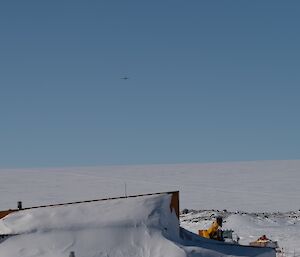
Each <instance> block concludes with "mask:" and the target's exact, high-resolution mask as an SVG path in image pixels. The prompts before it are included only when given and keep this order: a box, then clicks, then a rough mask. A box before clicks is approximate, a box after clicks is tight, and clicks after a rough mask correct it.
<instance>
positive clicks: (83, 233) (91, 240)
mask: <svg viewBox="0 0 300 257" xmlns="http://www.w3.org/2000/svg"><path fill="white" fill-rule="evenodd" d="M170 201H171V195H168V194H166V195H159V196H144V197H138V198H125V199H118V200H109V201H104V202H93V203H84V204H76V205H69V206H60V207H47V208H41V209H32V210H25V211H20V212H16V213H12V214H10V215H8V216H6V217H5V218H3V219H2V220H0V234H15V235H14V236H11V237H9V238H7V239H6V240H5V241H3V242H2V243H0V256H5V257H34V256H39V257H68V256H69V253H70V251H74V252H75V254H76V257H109V256H111V257H129V256H130V257H150V256H151V257H166V256H170V257H171V256H172V257H186V256H188V257H196V256H211V257H216V256H224V255H233V256H260V257H269V256H274V252H273V251H271V250H269V249H257V248H243V247H239V246H228V245H225V244H223V243H218V242H211V241H210V240H205V239H200V238H198V237H196V236H195V235H193V234H191V233H190V232H187V231H185V230H183V229H180V228H179V224H178V218H177V216H176V214H175V212H174V211H173V212H171V210H170ZM180 235H181V236H180Z"/></svg>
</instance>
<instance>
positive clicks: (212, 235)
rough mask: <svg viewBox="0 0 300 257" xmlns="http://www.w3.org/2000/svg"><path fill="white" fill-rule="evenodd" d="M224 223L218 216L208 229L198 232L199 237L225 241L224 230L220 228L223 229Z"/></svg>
mask: <svg viewBox="0 0 300 257" xmlns="http://www.w3.org/2000/svg"><path fill="white" fill-rule="evenodd" d="M222 223H223V218H222V217H220V216H218V217H217V218H216V220H215V221H214V222H213V223H212V225H211V226H210V227H209V228H208V229H206V230H199V231H198V234H199V236H202V237H205V238H209V239H215V240H219V241H223V237H222V230H220V229H219V228H220V227H222Z"/></svg>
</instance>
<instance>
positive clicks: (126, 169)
mask: <svg viewBox="0 0 300 257" xmlns="http://www.w3.org/2000/svg"><path fill="white" fill-rule="evenodd" d="M299 184H300V161H299V160H295V161H258V162H240V163H209V164H178V165H147V166H139V165H136V166H106V167H81V168H78V167H76V168H48V169H1V170H0V194H1V198H0V210H6V209H13V208H16V207H17V202H18V201H22V203H23V207H28V206H36V205H44V204H53V203H63V202H72V201H81V200H88V199H99V198H107V197H117V196H124V195H135V194H144V193H154V192H166V191H176V190H179V191H180V209H181V210H183V209H185V208H187V209H189V210H192V211H189V212H188V213H187V214H182V215H181V226H182V227H183V228H185V229H187V230H190V231H192V232H197V231H198V229H204V228H207V227H208V226H209V225H210V223H211V222H212V219H213V218H214V217H215V216H216V215H217V214H221V215H222V216H223V217H224V228H225V229H233V230H234V231H235V232H236V233H237V234H238V235H239V237H240V243H241V244H246V245H247V244H248V243H249V242H251V241H253V240H255V239H257V237H259V236H261V235H262V234H266V235H267V236H268V237H270V238H271V239H273V240H276V241H278V243H279V246H280V247H282V248H283V249H284V255H285V256H299V254H300V243H299V242H300V241H299V238H300V219H299V209H300V187H299ZM155 199H156V200H155V201H154V200H153V199H152V200H151V199H148V200H147V201H142V202H134V201H133V202H132V203H130V201H127V202H125V203H126V204H125V203H124V202H120V201H113V203H112V204H107V205H105V204H101V205H93V204H92V205H89V206H90V207H87V208H81V207H80V206H77V207H76V208H75V207H72V208H71V207H68V208H64V207H59V208H58V209H55V210H53V211H49V210H48V211H47V208H45V209H44V210H35V211H22V212H19V213H14V214H10V215H8V216H7V217H5V218H4V219H2V220H1V223H0V234H22V235H20V236H15V237H10V238H7V239H6V240H5V241H3V242H2V243H0V256H1V257H2V256H5V257H10V256H13V257H19V256H20V257H21V256H22V257H29V256H30V257H33V256H41V257H50V256H51V257H52V256H53V257H54V256H57V257H60V256H67V257H68V253H69V251H70V250H72V249H74V250H75V252H76V257H81V256H85V257H100V256H101V257H108V256H122V257H123V256H140V257H143V256H155V257H156V256H189V257H191V256H193V257H194V256H195V257H196V256H212V257H215V256H225V255H235V256H241V255H243V256H258V255H259V256H268V255H264V254H263V255H261V254H256V255H255V254H253V253H250V252H249V254H246V253H245V252H243V251H234V252H232V253H228V252H226V251H224V249H223V250H222V249H219V248H218V247H219V246H213V247H215V248H213V249H211V248H209V247H207V248H205V247H204V248H203V247H201V246H199V245H196V246H195V245H194V246H191V245H189V246H188V244H187V243H186V242H181V241H180V240H179V239H178V238H177V237H174V238H173V237H172V235H175V234H176V233H166V232H165V231H164V230H161V226H158V225H157V224H162V223H164V222H167V223H168V226H167V228H168V231H171V230H172V229H174V227H176V226H174V223H173V222H174V220H173V218H172V216H170V215H169V214H168V215H167V214H166V212H164V211H162V210H165V207H163V206H165V205H164V204H163V202H164V200H162V199H160V200H157V198H155ZM51 210H52V209H51ZM154 210H155V211H157V212H156V213H160V214H161V215H158V216H155V215H154V216H151V215H150V216H149V214H150V213H153V211H154ZM159 210H160V211H159ZM205 210H210V211H205ZM213 210H214V211H213ZM216 210H219V211H216ZM223 210H226V211H223ZM164 215H167V217H168V218H166V216H164ZM66 217H67V218H66ZM149 217H150V218H149ZM153 217H156V219H155V218H153ZM157 217H160V218H157ZM172 220H173V221H172ZM157 222H158V223H157ZM133 228H134V229H133ZM145 228H146V229H145ZM181 240H182V239H181ZM201 243H202V246H203V245H206V246H207V244H206V243H207V242H205V240H204V241H203V242H201ZM193 247H195V248H193ZM221 248H222V247H221ZM138 249H139V250H138ZM139 251H140V252H139ZM83 254H84V255H83ZM265 254H267V253H265Z"/></svg>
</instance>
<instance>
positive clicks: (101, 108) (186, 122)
mask: <svg viewBox="0 0 300 257" xmlns="http://www.w3.org/2000/svg"><path fill="white" fill-rule="evenodd" d="M299 13H300V2H299V1H240V0H236V1H231V0H228V1H213V0H209V1H208V0H207V1H161V0H159V1H158V0H153V1H141V0H137V1H130V0H129V1H123V0H119V1H114V0H110V1H75V0H72V1H62V0H59V1H58V0H51V1H2V2H1V5H0V89H1V90H0V167H2V168H3V167H43V166H45V167H46V166H83V165H110V164H117V165H118V164H154V163H189V162H193V163H195V162H219V161H242V160H266V159H268V160H270V159H271V160H277V159H300V118H299V116H300V115H299V111H300V69H299V68H300V61H299V60H300V15H299ZM123 76H128V77H129V79H128V80H122V79H120V78H121V77H123Z"/></svg>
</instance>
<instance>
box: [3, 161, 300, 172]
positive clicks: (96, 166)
mask: <svg viewBox="0 0 300 257" xmlns="http://www.w3.org/2000/svg"><path fill="white" fill-rule="evenodd" d="M298 161H299V162H300V159H280V160H272V159H266V160H243V161H207V162H178V163H145V164H139V163H135V164H134V163H133V164H95V165H76V166H75V165H61V166H58V165H53V166H52V165H45V166H29V167H28V166H27V167H26V166H24V167H0V171H1V170H28V169H33V170H37V169H41V170H45V169H53V170H56V169H83V168H90V169H91V168H105V167H110V168H112V167H139V166H141V167H146V166H181V165H188V166H190V165H211V164H218V165H221V164H242V163H262V162H298Z"/></svg>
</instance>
